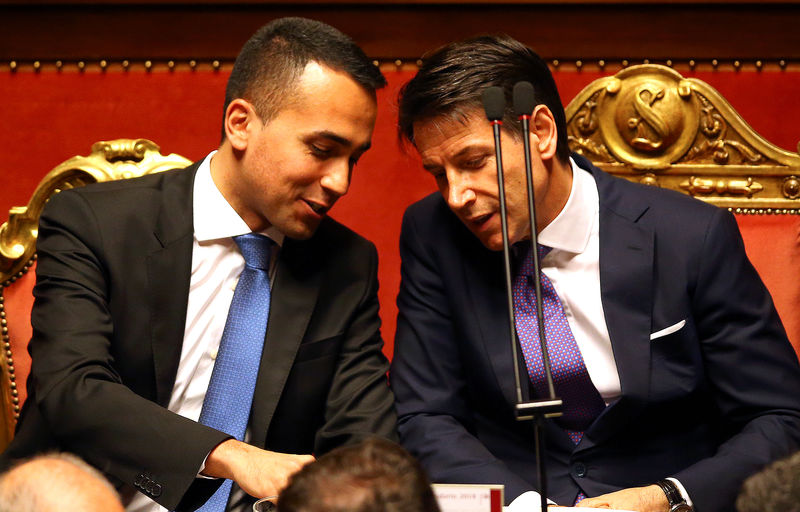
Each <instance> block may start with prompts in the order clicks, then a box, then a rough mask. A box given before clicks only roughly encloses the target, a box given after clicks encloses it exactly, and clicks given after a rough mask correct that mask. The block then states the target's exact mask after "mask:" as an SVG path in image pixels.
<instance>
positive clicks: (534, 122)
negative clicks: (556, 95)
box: [531, 105, 558, 160]
mask: <svg viewBox="0 0 800 512" xmlns="http://www.w3.org/2000/svg"><path fill="white" fill-rule="evenodd" d="M531 135H533V136H534V137H533V138H532V141H531V142H532V144H535V145H536V149H537V150H538V151H539V155H541V157H542V160H549V159H552V158H553V157H554V156H555V154H556V147H557V146H558V129H557V128H556V120H555V118H554V117H553V113H552V112H551V111H550V109H549V108H547V105H536V108H534V109H533V115H532V116H531Z"/></svg>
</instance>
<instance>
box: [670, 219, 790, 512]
mask: <svg viewBox="0 0 800 512" xmlns="http://www.w3.org/2000/svg"><path fill="white" fill-rule="evenodd" d="M696 263H697V267H698V269H699V270H698V274H697V281H696V289H695V290H693V299H692V300H693V303H692V310H693V315H694V317H695V321H696V324H697V333H698V336H699V339H700V350H701V353H702V358H703V365H704V370H705V372H706V379H705V380H706V382H707V384H708V386H710V388H711V389H710V392H711V394H712V396H713V397H714V401H715V403H716V405H717V407H718V409H719V412H720V415H721V417H722V418H723V424H722V425H720V434H721V435H723V436H725V437H727V439H726V440H725V441H724V442H723V443H722V444H721V445H720V446H719V448H718V450H717V452H716V453H715V455H714V456H713V457H710V458H707V459H704V460H700V461H699V462H697V463H696V464H694V465H692V466H691V467H689V468H686V469H685V470H683V471H680V472H678V473H677V474H675V475H674V476H675V477H676V478H677V479H678V480H679V481H680V482H681V483H682V484H683V485H684V486H685V487H686V490H687V492H688V493H689V495H690V496H691V497H692V500H693V502H694V504H695V507H696V509H697V510H698V511H700V512H707V511H713V510H720V511H721V510H728V509H730V508H731V507H732V506H733V503H734V501H735V498H736V494H737V493H738V490H739V488H740V487H741V484H742V482H743V480H744V479H745V478H746V477H747V476H748V475H750V474H752V473H754V472H756V471H758V470H759V469H760V468H761V467H763V466H764V465H765V464H768V463H769V462H771V461H774V460H776V459H779V458H781V457H784V456H786V455H788V454H790V453H792V452H793V451H795V450H797V449H798V448H800V369H799V367H798V361H797V357H796V355H795V353H794V352H793V350H792V348H791V345H790V344H789V342H788V340H787V338H786V334H785V331H784V329H783V327H782V325H781V323H780V320H779V319H778V315H777V312H776V311H775V308H774V305H773V303H772V299H771V297H770V295H769V293H768V291H767V290H766V288H765V287H764V285H763V283H762V282H761V279H760V278H759V277H758V275H757V273H756V271H755V269H754V268H753V267H752V265H751V264H750V261H749V260H748V259H747V256H746V254H745V250H744V244H743V242H742V238H741V235H740V233H739V230H738V227H737V225H736V221H735V219H734V217H733V216H732V215H731V214H730V213H728V212H726V211H724V210H717V211H716V212H715V214H714V216H713V218H712V220H711V222H710V223H709V227H708V229H707V233H706V237H705V241H704V244H703V247H702V251H701V252H700V256H699V259H698V261H697V262H696ZM685 420H686V421H691V418H685ZM675 448H676V449H680V448H679V447H675Z"/></svg>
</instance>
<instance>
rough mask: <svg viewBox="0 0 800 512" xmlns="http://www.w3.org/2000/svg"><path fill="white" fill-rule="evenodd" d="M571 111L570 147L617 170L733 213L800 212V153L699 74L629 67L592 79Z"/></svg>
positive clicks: (656, 67) (650, 66) (609, 169)
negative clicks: (760, 128)
mask: <svg viewBox="0 0 800 512" xmlns="http://www.w3.org/2000/svg"><path fill="white" fill-rule="evenodd" d="M566 115H567V135H568V138H569V144H570V147H571V148H572V150H573V151H576V152H577V153H579V154H581V155H583V156H585V157H586V158H588V159H589V160H591V161H592V162H593V163H594V164H595V165H597V166H598V167H600V168H601V169H603V170H604V171H607V172H609V173H611V174H615V175H617V176H621V177H624V178H626V179H629V180H631V181H638V182H641V183H645V184H647V185H655V186H660V187H664V188H669V189H673V190H677V191H679V192H683V193H685V194H689V195H692V196H694V197H697V198H698V199H702V200H703V201H707V202H709V203H711V204H714V205H717V206H720V207H723V208H728V209H730V210H731V211H734V212H735V213H740V214H798V213H800V179H799V178H798V176H800V155H798V154H795V153H790V152H789V151H786V150H783V149H781V148H778V147H777V146H775V145H773V144H771V143H770V142H768V141H766V140H765V139H764V138H763V137H761V136H760V135H759V134H758V133H756V132H755V131H754V130H753V129H752V128H751V127H750V126H749V125H748V124H747V122H745V121H744V119H742V117H741V116H740V115H739V114H738V113H737V112H736V111H735V110H734V109H733V107H732V106H731V105H730V104H729V103H728V101H727V100H725V98H723V97H722V95H721V94H720V93H719V92H717V91H716V90H715V89H713V88H712V87H711V86H709V85H708V84H707V83H705V82H703V81H701V80H698V79H695V78H684V77H683V76H681V75H680V74H679V73H678V72H676V71H675V70H673V69H672V68H669V67H666V66H661V65H657V64H644V65H639V66H631V67H629V68H626V69H623V70H622V71H620V72H619V73H617V74H616V75H615V76H610V77H606V78H601V79H598V80H595V81H594V82H592V83H591V84H589V86H587V87H586V88H585V89H584V90H583V91H581V92H580V94H578V95H577V96H576V97H575V98H574V99H573V100H572V101H571V102H570V103H569V105H568V106H567V108H566ZM798 151H800V145H799V146H798Z"/></svg>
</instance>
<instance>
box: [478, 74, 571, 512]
mask: <svg viewBox="0 0 800 512" xmlns="http://www.w3.org/2000/svg"><path fill="white" fill-rule="evenodd" d="M529 85H530V84H529ZM531 89H532V88H531ZM515 90H516V87H515ZM515 92H516V91H515ZM531 92H532V90H531ZM483 106H484V110H485V111H486V117H487V118H488V119H489V121H490V123H491V125H492V131H493V134H494V146H495V161H496V163H497V188H498V196H499V200H500V224H501V228H502V235H503V263H504V267H505V281H506V298H507V300H508V325H509V332H510V335H511V336H510V338H511V354H512V358H513V363H514V384H515V386H516V393H517V397H516V398H517V404H516V408H515V414H516V419H517V421H528V420H534V439H535V454H536V470H537V475H538V479H539V496H540V498H541V510H542V511H543V512H546V510H547V469H546V467H545V464H544V457H545V446H544V440H543V437H542V435H543V431H544V420H545V418H553V417H557V416H560V415H561V408H562V400H561V399H560V398H557V397H556V396H555V389H554V387H553V378H552V372H551V370H550V358H549V355H548V352H547V345H546V343H545V333H544V320H543V313H542V292H541V285H540V278H539V275H540V274H539V273H540V272H541V266H540V262H539V251H538V248H537V240H538V237H537V233H536V212H535V209H534V201H533V173H532V170H531V158H530V142H529V140H528V136H529V133H530V127H529V125H528V123H526V121H527V120H523V139H524V145H525V171H526V177H527V181H528V214H529V217H530V222H531V244H532V250H533V254H532V257H533V261H534V270H535V274H536V277H537V279H536V280H535V281H536V283H535V285H534V290H535V292H536V312H537V320H538V324H539V342H540V344H541V348H542V359H543V362H544V372H545V376H546V379H547V385H548V398H545V399H543V400H533V401H528V402H523V400H522V387H521V385H520V376H519V354H518V353H517V330H516V322H515V320H514V299H513V297H512V285H511V257H510V248H509V242H508V213H507V212H506V197H505V179H504V176H503V155H502V148H501V144H500V129H501V126H502V124H503V121H502V119H503V116H504V114H505V95H504V93H503V90H502V89H501V88H500V87H489V88H488V89H486V90H485V91H484V93H483ZM532 110H533V108H532V107H531V109H530V110H529V111H528V112H531V111H532ZM527 117H528V120H529V119H530V115H529V114H528V116H527Z"/></svg>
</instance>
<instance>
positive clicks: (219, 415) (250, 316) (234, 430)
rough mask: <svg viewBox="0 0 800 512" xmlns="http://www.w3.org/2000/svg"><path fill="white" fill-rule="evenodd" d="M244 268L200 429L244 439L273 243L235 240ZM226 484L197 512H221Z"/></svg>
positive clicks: (261, 336)
mask: <svg viewBox="0 0 800 512" xmlns="http://www.w3.org/2000/svg"><path fill="white" fill-rule="evenodd" d="M233 239H234V241H235V242H236V244H237V245H238V246H239V249H240V250H241V251H242V256H244V262H245V267H244V270H243V271H242V275H241V276H240V277H239V282H238V283H237V285H236V290H235V291H234V292H233V301H231V307H230V310H228V319H227V321H226V322H225V329H224V330H223V332H222V340H221V341H220V344H219V351H218V353H217V358H216V361H215V363H214V370H213V372H212V374H211V382H210V383H209V385H208V391H206V397H205V400H204V401H203V410H202V411H201V412H200V423H202V424H204V425H208V426H209V427H212V428H215V429H217V430H221V431H223V432H225V433H226V434H230V435H232V436H233V437H235V438H236V439H238V440H239V441H242V440H243V439H244V434H245V430H246V429H247V420H248V418H249V417H250V408H251V407H252V405H253V392H254V391H255V387H256V378H257V377H258V367H259V364H260V363H261V351H262V349H263V348H264V336H265V335H266V332H267V319H268V318H269V302H270V289H269V258H270V252H271V249H272V244H273V243H274V242H273V241H272V240H270V239H269V238H267V237H265V236H263V235H256V234H253V233H248V234H246V235H240V236H236V237H234V238H233ZM231 485H232V482H231V480H225V482H223V484H222V485H221V486H220V487H219V489H217V492H215V493H214V495H213V496H211V498H209V499H208V501H206V503H205V504H204V505H203V506H202V507H201V508H199V509H197V510H198V512H222V511H224V510H225V506H226V505H227V502H228V497H229V495H230V492H231Z"/></svg>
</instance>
